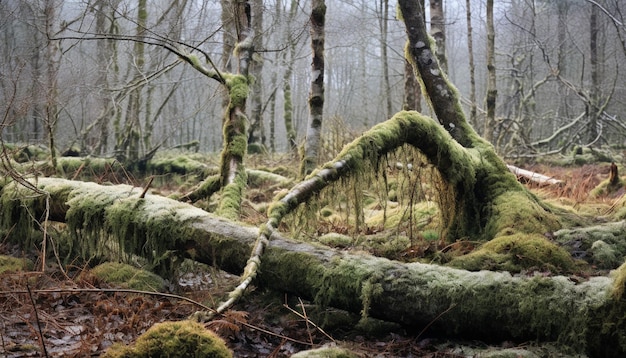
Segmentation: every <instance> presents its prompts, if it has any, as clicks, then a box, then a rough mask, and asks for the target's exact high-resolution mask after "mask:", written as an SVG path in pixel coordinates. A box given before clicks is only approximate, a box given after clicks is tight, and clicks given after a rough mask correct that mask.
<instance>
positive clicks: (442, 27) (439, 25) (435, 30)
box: [430, 0, 448, 73]
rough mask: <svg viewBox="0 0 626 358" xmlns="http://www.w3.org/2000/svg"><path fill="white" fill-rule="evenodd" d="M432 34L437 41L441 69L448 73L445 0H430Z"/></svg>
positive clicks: (436, 52)
mask: <svg viewBox="0 0 626 358" xmlns="http://www.w3.org/2000/svg"><path fill="white" fill-rule="evenodd" d="M430 34H431V36H432V37H433V39H435V43H436V44H437V47H436V48H435V54H436V56H437V61H439V67H441V69H442V70H443V72H445V73H448V60H447V58H446V17H445V15H444V11H443V0H430Z"/></svg>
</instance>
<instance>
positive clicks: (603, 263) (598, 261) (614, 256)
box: [589, 240, 624, 269]
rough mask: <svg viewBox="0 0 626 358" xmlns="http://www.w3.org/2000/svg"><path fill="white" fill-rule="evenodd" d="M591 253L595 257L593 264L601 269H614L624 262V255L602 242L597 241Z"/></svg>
mask: <svg viewBox="0 0 626 358" xmlns="http://www.w3.org/2000/svg"><path fill="white" fill-rule="evenodd" d="M589 251H590V252H591V253H592V255H593V256H592V261H591V262H592V263H593V264H595V265H596V266H597V267H598V268H600V269H612V268H615V267H617V266H619V265H620V264H621V263H622V262H624V255H622V254H621V253H620V252H619V250H617V249H616V247H615V246H614V245H610V244H607V243H606V242H604V241H602V240H598V241H595V242H594V243H593V244H592V245H591V249H590V250H589Z"/></svg>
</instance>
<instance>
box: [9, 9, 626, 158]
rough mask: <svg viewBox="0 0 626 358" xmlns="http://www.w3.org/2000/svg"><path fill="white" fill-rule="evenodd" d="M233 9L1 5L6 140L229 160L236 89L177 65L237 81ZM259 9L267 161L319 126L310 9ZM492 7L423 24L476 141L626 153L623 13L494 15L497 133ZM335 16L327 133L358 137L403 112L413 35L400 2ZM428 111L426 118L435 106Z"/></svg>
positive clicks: (252, 110) (508, 149)
mask: <svg viewBox="0 0 626 358" xmlns="http://www.w3.org/2000/svg"><path fill="white" fill-rule="evenodd" d="M235 2H237V1H234V0H211V1H192V0H177V1H158V0H157V1H146V0H136V1H124V0H89V1H83V2H77V1H63V0H38V1H24V0H12V1H3V2H1V3H0V34H1V36H2V39H1V40H0V41H1V42H2V46H0V109H1V111H0V113H2V124H1V125H2V127H1V128H2V138H3V141H5V142H12V143H29V144H44V145H46V146H48V147H52V148H55V147H56V148H57V149H58V150H60V151H64V150H66V149H68V148H70V147H71V146H76V147H79V148H81V150H82V151H83V154H87V153H89V154H95V155H108V156H111V155H115V156H117V157H119V158H124V159H138V158H142V157H145V156H146V155H148V154H149V153H151V152H152V151H154V150H156V149H159V148H171V147H176V146H181V145H187V146H188V147H193V148H195V149H199V150H202V151H212V152H216V151H219V150H220V148H221V146H222V140H221V137H222V129H221V121H222V117H223V113H224V101H225V94H224V89H223V88H222V86H220V84H219V83H217V82H216V81H208V80H207V78H206V76H203V75H202V74H201V73H199V72H198V71H196V70H194V69H193V68H192V67H191V66H188V65H187V64H186V63H185V61H183V60H182V59H181V58H180V57H179V56H176V54H175V52H176V51H184V53H189V54H194V56H197V57H198V58H200V59H201V60H202V61H203V62H207V63H212V64H215V66H216V68H218V69H220V70H222V71H231V70H232V66H233V63H234V61H236V60H235V59H234V58H233V56H232V52H233V47H234V45H235V42H236V41H235V40H236V34H237V33H238V31H239V29H237V28H236V24H237V22H236V21H233V17H232V16H233V15H232V14H229V9H231V8H232V3H235ZM250 3H251V4H252V6H251V10H250V11H252V15H253V16H252V19H253V20H252V21H253V23H252V26H253V27H254V49H255V53H254V54H253V57H252V63H251V68H250V71H251V74H252V75H253V76H254V77H255V79H256V81H255V84H254V85H253V86H252V88H251V93H250V98H249V103H248V106H247V112H248V117H249V118H250V129H249V130H250V133H249V135H248V138H249V141H250V142H251V143H253V142H254V143H255V144H258V146H255V150H257V149H258V148H265V150H267V151H268V152H285V151H290V150H296V147H297V146H299V145H301V144H302V143H303V142H304V136H305V134H306V128H305V127H306V123H307V117H308V102H307V101H308V97H309V91H310V83H311V76H312V71H311V51H312V50H311V46H310V43H311V40H310V32H309V21H310V13H311V2H310V1H298V0H273V1H267V0H266V1H261V0H256V1H250ZM487 3H488V2H487V1H485V0H481V1H469V0H467V1H465V2H462V1H433V2H432V4H429V2H426V8H427V13H429V11H434V12H432V13H431V15H437V16H440V18H441V19H443V21H436V20H434V19H435V18H433V19H431V21H430V23H431V26H432V28H431V30H436V31H433V36H434V37H435V38H436V39H437V42H438V43H441V42H440V41H441V40H440V37H439V36H440V35H441V33H442V32H443V33H444V34H445V46H443V47H445V50H446V51H445V56H446V60H447V64H446V65H445V68H447V72H448V75H449V77H450V79H451V80H452V82H453V83H455V84H456V85H457V87H458V89H459V91H460V93H461V96H462V98H463V100H464V104H465V105H466V110H467V112H468V113H470V111H471V109H472V108H475V111H476V115H475V116H474V115H471V116H470V117H469V118H470V119H471V121H472V124H473V126H474V127H475V128H476V129H477V130H478V131H479V132H480V133H481V134H483V135H485V136H486V138H488V139H490V141H491V142H492V143H493V144H494V145H495V146H496V148H497V149H498V151H499V153H501V154H503V155H508V156H520V155H524V156H526V155H534V154H535V153H545V152H551V151H552V152H556V151H561V150H567V149H569V148H571V146H573V145H614V146H622V145H623V144H624V134H625V132H626V124H625V123H624V120H623V115H622V113H623V112H624V109H625V107H626V103H625V102H626V88H625V86H624V83H625V81H624V80H625V75H624V64H625V63H626V27H625V26H626V25H625V23H624V18H623V15H622V14H623V13H624V12H625V11H626V9H624V7H625V6H626V5H625V4H624V3H623V2H621V1H619V0H567V1H565V0H553V1H548V0H543V1H542V0H509V1H496V2H495V4H494V7H493V24H494V34H495V38H494V49H493V53H494V69H495V72H494V73H495V76H496V77H495V82H494V83H495V89H496V92H494V93H497V97H496V102H495V103H496V106H495V118H494V119H493V122H492V123H491V122H489V123H488V124H487V125H485V120H486V118H487V113H488V111H487V105H486V94H487V87H488V71H487V59H488V58H487V53H488V47H487V44H488V41H487V39H488V36H487V34H488V31H487V30H488V29H487V22H486V19H487V9H488V7H487ZM438 4H440V5H441V6H440V8H436V7H433V6H432V5H438ZM429 5H431V6H429ZM468 6H470V8H468ZM326 7H327V10H326V23H325V29H324V31H325V56H324V60H325V74H324V82H325V83H324V87H325V89H324V91H325V100H324V118H325V120H324V123H325V125H324V130H325V131H330V132H331V131H332V126H346V128H349V129H350V130H351V131H353V132H354V133H355V134H358V133H360V132H361V131H362V130H364V129H365V128H368V127H370V126H372V125H373V124H376V123H380V122H382V121H384V120H386V119H388V118H389V117H390V116H391V115H393V113H395V112H396V111H398V110H400V109H402V108H403V106H406V103H403V102H404V99H405V97H406V96H405V85H404V83H405V80H406V78H405V77H406V76H407V70H406V69H407V66H406V61H405V59H404V45H405V41H406V37H405V33H404V30H403V28H402V23H401V22H400V21H398V20H397V19H396V10H395V7H396V3H395V1H391V2H390V1H388V0H374V1H371V0H336V1H335V0H333V1H326ZM433 9H434V10H433ZM468 19H469V20H470V21H471V27H470V26H468ZM255 21H256V23H255ZM468 28H471V33H470V34H471V44H472V46H471V51H472V52H471V55H472V56H470V52H469V46H468V40H469V39H470V37H468ZM172 50H175V51H172ZM470 59H471V60H472V61H470ZM471 65H473V67H472V66H471ZM472 78H474V81H473V82H474V85H473V86H472V85H471V83H472V81H471V79H472ZM472 105H474V106H472ZM412 107H415V106H414V105H413V106H412ZM421 110H422V111H423V112H424V113H427V114H428V113H430V109H429V108H428V104H427V103H421ZM472 113H473V111H472ZM327 138H328V136H327ZM250 148H252V147H250ZM261 150H263V149H261Z"/></svg>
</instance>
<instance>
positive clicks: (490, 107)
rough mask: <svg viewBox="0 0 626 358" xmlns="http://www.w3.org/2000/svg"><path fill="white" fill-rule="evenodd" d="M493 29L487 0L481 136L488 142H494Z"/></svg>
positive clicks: (490, 8)
mask: <svg viewBox="0 0 626 358" xmlns="http://www.w3.org/2000/svg"><path fill="white" fill-rule="evenodd" d="M495 37H496V33H495V29H494V27H493V0H487V97H486V100H485V102H486V107H487V117H486V119H485V130H484V132H483V135H484V136H485V139H486V140H487V141H489V142H492V143H493V142H494V139H495V138H494V131H495V127H496V97H497V94H498V90H497V89H496V63H495Z"/></svg>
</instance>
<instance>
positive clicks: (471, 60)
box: [465, 0, 478, 128]
mask: <svg viewBox="0 0 626 358" xmlns="http://www.w3.org/2000/svg"><path fill="white" fill-rule="evenodd" d="M465 6H466V7H467V9H466V15H467V16H466V17H467V52H468V61H469V80H470V88H469V91H470V92H469V101H470V115H469V122H470V124H471V125H472V126H474V128H478V118H476V114H477V105H476V76H475V73H476V66H475V65H474V41H473V35H472V32H473V29H472V4H471V0H465Z"/></svg>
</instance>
